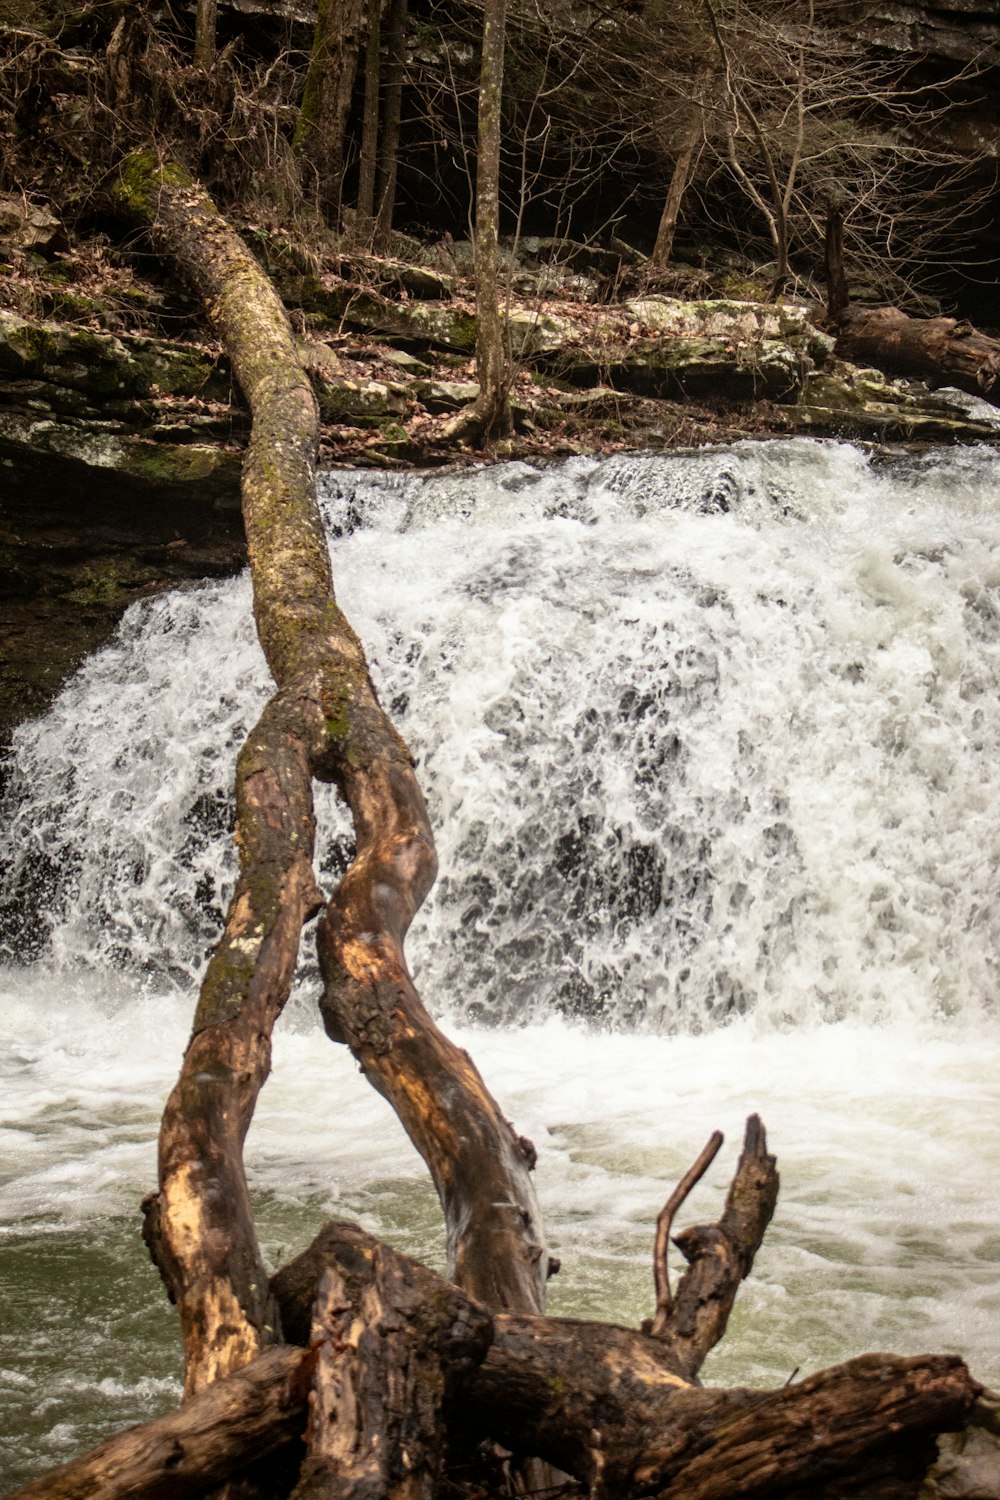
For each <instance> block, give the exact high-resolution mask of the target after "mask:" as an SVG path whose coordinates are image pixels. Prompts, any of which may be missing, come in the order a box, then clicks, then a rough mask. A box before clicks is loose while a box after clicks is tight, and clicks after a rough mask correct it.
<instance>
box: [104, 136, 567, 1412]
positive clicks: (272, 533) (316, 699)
mask: <svg viewBox="0 0 1000 1500" xmlns="http://www.w3.org/2000/svg"><path fill="white" fill-rule="evenodd" d="M116 196H117V201H118V203H119V206H120V208H121V209H122V210H124V211H126V212H128V213H129V214H130V215H131V216H132V217H133V218H134V219H137V220H138V221H140V222H141V223H143V224H144V225H145V226H146V228H147V230H148V232H149V233H150V235H151V237H152V239H153V241H154V243H155V244H156V245H157V246H158V247H159V248H160V249H161V250H162V251H163V252H164V253H165V254H166V255H168V256H169V257H170V259H172V260H173V262H174V264H175V265H176V266H177V267H178V268H179V269H180V271H181V273H182V274H183V276H184V277H185V279H186V280H187V281H188V283H189V284H190V285H191V286H192V287H193V288H194V289H195V291H196V292H197V293H198V294H199V295H200V297H201V299H202V301H203V303H204V305H205V308H206V310H207V313H208V316H209V318H210V321H211V322H212V324H213V327H214V328H215V331H216V332H217V334H218V335H219V337H220V338H221V339H222V341H223V343H224V344H225V346H226V349H227V351H228V353H229V355H230V358H231V360H232V365H233V370H234V372H235V374H236V378H237V380H238V381H239V384H240V387H241V389H242V390H243V393H244V395H245V396H246V399H247V401H248V403H249V405H250V408H251V412H252V415H253V426H252V431H251V437H250V443H249V446H248V449H247V453H246V458H245V461H244V465H243V475H242V496H243V515H244V523H245V527H246V533H247V548H248V553H249V558H250V568H251V575H252V579H253V589H254V615H255V619H256V623H257V631H258V635H259V637H260V642H261V646H262V648H263V650H264V654H265V657H266V658H267V663H268V666H269V668H270V670H271V673H272V676H273V677H274V680H275V684H276V688H277V691H276V693H275V695H274V697H273V698H272V700H271V702H270V703H269V704H268V706H267V708H266V709H265V710H264V713H263V715H262V716H261V719H260V721H259V723H258V725H257V726H256V728H255V729H254V730H253V731H252V733H251V735H250V737H249V739H248V741H247V744H246V745H245V746H244V749H243V751H242V753H241V756H240V760H239V765H238V772H237V828H236V839H237V845H238V848H239V852H240V873H239V880H238V882H237V887H236V891H235V893H234V896H233V900H232V902H231V904H230V908H229V912H228V914H227V918H226V926H225V931H224V933H223V937H222V939H221V940H220V943H219V945H218V947H217V949H216V951H215V953H214V955H213V957H212V960H211V962H210V964H209V966H208V970H207V973H206V976H205V980H204V983H203V986H202V992H201V997H200V999H199V1003H198V1009H197V1012H196V1016H195V1023H194V1031H193V1035H192V1038H191V1041H190V1043H189V1046H188V1050H187V1053H186V1054H185V1058H184V1062H183V1065H182V1069H181V1075H180V1078H179V1080H178V1083H177V1085H176V1087H175V1089H174V1090H173V1092H172V1094H171V1096H170V1099H169V1101H168V1103H167V1107H166V1110H165V1112H164V1117H163V1123H162V1127H161V1135H160V1185H159V1191H158V1193H157V1194H156V1195H155V1196H154V1198H153V1199H151V1200H149V1202H148V1203H147V1243H148V1244H149V1245H150V1248H151V1250H152V1253H153V1255H154V1259H155V1260H156V1261H157V1264H158V1265H159V1267H160V1269H161V1271H162V1273H163V1276H164V1280H165V1281H166V1284H167V1287H168V1290H169V1291H170V1294H171V1296H172V1297H173V1299H174V1300H175V1301H176V1303H177V1305H178V1308H179V1310H180V1315H181V1328H182V1336H183V1339H184V1350H185V1390H186V1393H187V1394H189V1395H190V1394H192V1393H194V1392H196V1391H198V1390H201V1389H203V1388H204V1387H205V1386H206V1385H208V1384H209V1383H210V1382H211V1381H213V1380H217V1379H219V1378H220V1377H222V1376H225V1375H226V1374H228V1373H230V1372H231V1371H232V1370H234V1369H236V1368H239V1367H240V1366H241V1365H243V1364H246V1363H247V1362H248V1361H249V1360H251V1359H252V1358H254V1357H255V1356H256V1355H257V1354H258V1353H259V1351H260V1350H261V1349H262V1348H263V1347H264V1346H266V1344H267V1343H269V1342H271V1341H274V1340H276V1339H277V1338H279V1337H280V1329H279V1323H278V1318H277V1314H276V1309H275V1307H274V1304H273V1302H272V1300H271V1299H270V1296H269V1293H268V1291H267V1278H266V1274H265V1271H264V1268H263V1263H262V1260H261V1255H260V1249H259V1246H258V1243H257V1238H256V1233H255V1229H254V1225H253V1219H252V1215H251V1211H250V1204H249V1195H248V1192H247V1185H246V1179H245V1174H244V1169H243V1160H242V1148H243V1141H244V1138H245V1136H246V1132H247V1129H248V1127H249V1124H250V1119H251V1117H252V1114H253V1109H254V1105H255V1102H256V1098H257V1095H258V1092H259V1090H260V1088H261V1086H262V1084H263V1082H264V1080H265V1078H266V1076H267V1073H268V1070H269V1066H270V1037H271V1031H272V1028H273V1025H274V1023H275V1020H276V1019H277V1016H278V1014H279V1013H280V1011H281V1009H282V1007H283V1005H284V1004H285V1001H286V999H287V996H288V993H289V990H290V986H291V981H292V975H293V972H294V966H295V960H296V955H297V949H298V942H299V936H300V932H301V928H302V926H303V923H304V922H305V921H306V920H308V918H309V917H310V916H311V915H313V914H315V912H316V911H317V910H318V909H319V907H320V906H321V904H322V901H321V897H320V893H319V891H318V889H317V887H316V883H315V878H314V875H313V866H312V850H313V806H312V779H313V778H317V779H321V780H327V781H332V782H334V783H335V784H336V785H337V787H338V788H339V790H340V791H341V793H342V794H343V796H344V798H345V799H346V801H347V803H348V805H349V807H350V809H351V813H352V816H353V819H354V826H355V832H356V838H357V847H356V852H355V858H354V861H353V863H352V865H351V867H350V868H349V870H348V872H347V874H346V876H345V878H344V881H343V882H342V885H341V887H340V888H339V890H338V892H337V893H336V896H335V899H334V902H333V903H332V905H331V908H330V911H329V912H328V914H327V917H326V918H325V920H324V929H323V931H324V942H323V945H322V959H323V964H324V971H325V975H326V995H325V1000H324V1006H325V1011H326V1014H327V1018H328V1025H329V1026H330V1029H331V1030H332V1031H334V1032H335V1034H338V1035H341V1036H343V1037H344V1038H345V1039H346V1040H347V1041H348V1042H349V1043H350V1044H351V1045H352V1046H353V1047H354V1048H355V1055H356V1056H357V1057H358V1060H359V1061H360V1062H361V1064H362V1067H363V1068H365V1069H366V1070H367V1071H368V1072H369V1075H370V1076H371V1078H372V1080H373V1082H375V1083H376V1084H377V1086H378V1087H379V1088H380V1089H381V1090H382V1092H383V1093H385V1094H386V1095H387V1097H389V1099H390V1100H391V1102H392V1103H393V1104H394V1106H395V1107H396V1108H397V1110H398V1112H399V1113H400V1116H401V1118H402V1119H403V1123H404V1125H405V1126H406V1128H407V1129H408V1130H409V1131H410V1133H411V1135H412V1136H413V1137H414V1140H415V1142H416V1144H417V1145H418V1148H419V1149H421V1150H422V1151H423V1153H424V1155H425V1157H426V1158H427V1160H428V1164H429V1166H430V1168H431V1171H432V1175H433V1176H434V1180H435V1182H436V1183H437V1184H438V1188H439V1191H440V1193H441V1197H442V1202H443V1206H444V1210H445V1217H446V1222H447V1226H448V1235H449V1244H450V1248H451V1258H452V1263H453V1266H454V1270H455V1274H456V1275H457V1276H458V1278H459V1279H460V1280H461V1281H462V1282H464V1283H466V1284H468V1285H469V1286H470V1287H471V1288H472V1289H473V1290H483V1291H485V1292H486V1293H487V1294H488V1296H489V1299H490V1300H491V1301H492V1302H493V1303H494V1305H497V1306H509V1307H513V1308H517V1309H520V1310H528V1311H536V1310H538V1309H539V1308H540V1307H541V1306H542V1301H543V1297H544V1283H545V1275H546V1271H547V1267H548V1263H547V1256H546V1254H545V1251H544V1243H543V1240H542V1234H541V1227H540V1218H539V1214H538V1210H537V1204H536V1201H535V1196H534V1190H533V1188H532V1185H531V1181H530V1178H529V1176H528V1168H529V1164H530V1163H529V1154H528V1151H527V1148H525V1147H523V1146H522V1145H521V1144H520V1143H519V1142H518V1140H517V1138H516V1137H515V1135H514V1133H513V1131H512V1130H511V1128H510V1126H509V1125H508V1124H507V1123H506V1121H505V1120H504V1119H503V1116H502V1115H501V1113H500V1111H499V1109H498V1108H497V1106H496V1104H495V1103H494V1101H493V1100H492V1098H491V1097H490V1095H489V1093H488V1091H487V1089H486V1087H485V1085H484V1084H483V1082H482V1080H481V1079H480V1077H479V1075H478V1073H477V1072H476V1070H475V1068H474V1067H473V1066H472V1064H471V1062H470V1061H469V1060H468V1058H467V1057H465V1055H464V1054H463V1053H460V1052H459V1051H458V1049H457V1048H455V1047H454V1046H452V1045H451V1044H450V1043H448V1042H447V1041H446V1040H445V1039H444V1038H443V1037H442V1036H441V1034H440V1033H439V1032H438V1031H437V1029H436V1028H435V1027H434V1026H433V1024H432V1022H431V1021H430V1018H429V1017H428V1016H427V1013H426V1011H425V1010H424V1009H423V1007H422V1006H421V1004H420V1002H419V999H418V997H417V995H416V991H415V990H414V988H413V985H412V981H411V980H410V977H409V974H408V971H407V968H406V962H405V958H404V954H403V939H404V937H405V933H406V930H407V927H408V925H409V922H410V919H411V917H412V915H413V913H414V911H415V910H416V909H417V907H418V906H419V904H420V902H421V901H422V900H423V897H424V896H425V894H426V892H427V890H428V888H429V886H430V884H431V882H432V881H433V878H434V874H435V871H436V856H435V852H434V844H433V839H432V837H431V830H430V825H429V821H428V818H427V810H426V807H425V805H424V800H423V796H422V794H421V792H420V788H419V786H418V784H417V782H416V778H415V777H414V774H413V764H412V760H411V757H410V754H409V751H408V750H407V747H406V745H405V744H404V743H403V740H402V739H401V738H400V736H399V734H398V733H397V732H396V730H395V729H394V728H393V726H392V725H391V724H390V723H389V721H388V719H387V718H386V717H385V715H384V713H383V712H382V709H381V706H380V705H379V702H378V699H377V696H376V694H375V690H374V688H373V686H372V683H371V679H370V676H369V673H368V667H367V663H366V661H365V656H364V651H363V649H362V647H361V643H360V642H359V640H358V638H357V636H356V635H355V634H354V632H353V630H352V629H351V627H350V625H349V623H348V621H347V620H346V618H345V617H344V615H343V613H342V612H341V610H340V609H339V607H338V605H337V603H336V599H335V597H334V593H333V581H332V575H331V568H330V559H329V553H328V549H327V544H326V539H325V536H324V533H323V527H322V523H321V519H320V515H319V509H318V506H317V503H316V493H315V455H316V445H317V436H318V419H317V411H316V402H315V398H314V396H313V392H312V388H311V386H310V384H309V380H308V377H307V375H306V373H305V371H304V370H303V368H302V364H301V362H300V359H299V355H298V352H297V350H296V346H295V341H294V338H293V336H292V333H291V329H290V327H289V325H288V320H287V318H286V316H285V312H284V308H283V307H282V304H281V302H280V300H279V298H278V296H277V294H276V293H275V291H274V289H273V287H272V286H271V284H270V282H269V281H268V279H267V277H266V276H265V275H264V273H263V272H262V271H261V269H260V267H259V266H258V265H257V262H256V261H255V260H254V258H253V256H252V255H251V254H250V253H249V252H248V250H247V249H246V247H245V246H244V245H243V243H242V241H241V240H240V239H239V237H238V236H237V235H236V234H235V233H234V232H233V230H232V229H231V228H230V226H229V225H228V224H227V223H226V221H225V219H224V218H223V216H222V215H221V214H220V213H219V211H218V209H217V208H216V207H215V205H214V203H213V202H212V200H211V199H210V198H209V197H208V195H207V194H206V193H205V192H204V190H203V189H202V188H201V187H200V186H199V184H198V183H196V182H194V181H193V180H192V179H191V178H190V176H189V175H188V174H187V173H186V172H185V171H184V170H183V169H182V168H181V167H180V166H178V165H177V164H176V163H172V162H167V163H163V162H161V161H159V160H158V158H157V157H156V155H155V154H154V153H153V152H151V151H136V152H134V153H133V154H132V155H131V156H130V157H129V158H128V159H127V160H126V162H125V163H124V164H123V167H122V169H121V172H120V176H119V180H118V185H117V189H116ZM431 1059H433V1062H432V1061H431ZM421 1070H424V1071H421ZM470 1143H471V1145H470Z"/></svg>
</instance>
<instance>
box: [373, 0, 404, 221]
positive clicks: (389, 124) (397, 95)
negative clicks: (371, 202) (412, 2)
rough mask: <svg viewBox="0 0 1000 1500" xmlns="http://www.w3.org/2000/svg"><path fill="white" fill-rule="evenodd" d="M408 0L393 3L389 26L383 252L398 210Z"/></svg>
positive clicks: (381, 178)
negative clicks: (397, 182)
mask: <svg viewBox="0 0 1000 1500" xmlns="http://www.w3.org/2000/svg"><path fill="white" fill-rule="evenodd" d="M407 11H408V3H407V0H390V3H389V20H388V26H387V28H386V29H387V37H386V51H387V54H388V56H387V65H386V76H385V116H384V119H383V121H382V142H381V147H380V150H379V170H378V187H377V192H376V198H377V202H378V220H377V223H376V226H375V244H376V247H377V248H379V249H383V248H384V247H385V245H386V243H387V242H388V239H389V236H390V234H391V233H392V219H393V214H394V212H395V208H396V173H397V170H398V167H399V140H400V126H401V123H402V113H403V76H404V73H405V71H406V17H407Z"/></svg>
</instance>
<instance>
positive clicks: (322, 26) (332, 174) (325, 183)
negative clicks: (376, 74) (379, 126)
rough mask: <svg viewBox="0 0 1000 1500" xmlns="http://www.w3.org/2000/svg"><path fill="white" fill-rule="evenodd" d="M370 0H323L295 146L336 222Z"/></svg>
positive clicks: (324, 208)
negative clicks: (363, 31) (352, 105)
mask: <svg viewBox="0 0 1000 1500" xmlns="http://www.w3.org/2000/svg"><path fill="white" fill-rule="evenodd" d="M365 9H366V6H365V0H319V5H318V9H317V14H316V29H315V32H314V33H313V44H312V51H311V53H310V57H309V68H308V71H307V73H306V81H305V87H304V89H303V91H302V103H301V105H300V107H299V118H298V122H297V124H296V127H295V137H294V146H295V149H296V151H297V152H298V154H299V157H300V158H301V160H302V162H303V164H304V166H305V169H306V173H307V177H308V179H311V180H307V182H306V188H307V190H311V191H312V192H314V193H315V196H316V200H317V202H318V204H319V206H320V209H321V210H322V211H323V213H324V214H326V216H327V218H328V219H329V220H330V221H331V222H335V221H336V220H337V219H339V217H340V210H341V199H342V192H343V178H344V139H345V136H346V133H347V117H348V114H349V113H350V108H351V95H352V93H353V92H354V77H355V73H356V72H357V65H358V46H359V42H360V36H361V30H362V25H363V21H364V15H365Z"/></svg>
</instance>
